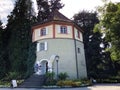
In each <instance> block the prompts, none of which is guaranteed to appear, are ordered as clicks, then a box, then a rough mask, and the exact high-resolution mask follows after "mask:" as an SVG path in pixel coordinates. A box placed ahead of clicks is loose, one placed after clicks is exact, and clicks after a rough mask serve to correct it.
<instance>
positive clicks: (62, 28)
mask: <svg viewBox="0 0 120 90" xmlns="http://www.w3.org/2000/svg"><path fill="white" fill-rule="evenodd" d="M60 33H61V34H67V33H68V30H67V26H60Z"/></svg>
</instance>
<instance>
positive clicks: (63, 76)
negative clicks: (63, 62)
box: [58, 72, 69, 80]
mask: <svg viewBox="0 0 120 90" xmlns="http://www.w3.org/2000/svg"><path fill="white" fill-rule="evenodd" d="M67 77H69V76H68V74H67V73H66V72H65V73H60V74H59V75H58V78H59V80H66V79H67Z"/></svg>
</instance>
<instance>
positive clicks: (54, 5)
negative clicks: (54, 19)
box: [37, 0, 64, 22]
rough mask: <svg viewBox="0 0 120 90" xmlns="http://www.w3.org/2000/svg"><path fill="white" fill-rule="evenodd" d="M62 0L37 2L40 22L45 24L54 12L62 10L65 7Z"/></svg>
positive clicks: (40, 0)
mask: <svg viewBox="0 0 120 90" xmlns="http://www.w3.org/2000/svg"><path fill="white" fill-rule="evenodd" d="M60 1H61V0H49V1H47V0H37V5H38V16H37V20H38V22H44V21H46V20H48V19H50V18H49V15H50V13H51V12H53V11H54V10H56V9H57V10H59V9H61V8H62V7H63V6H64V5H63V4H62V3H61V2H60Z"/></svg>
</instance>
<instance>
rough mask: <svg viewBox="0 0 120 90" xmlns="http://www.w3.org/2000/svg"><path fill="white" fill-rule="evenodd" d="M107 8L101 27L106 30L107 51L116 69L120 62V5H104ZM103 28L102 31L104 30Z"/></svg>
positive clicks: (103, 9) (103, 14)
mask: <svg viewBox="0 0 120 90" xmlns="http://www.w3.org/2000/svg"><path fill="white" fill-rule="evenodd" d="M104 6H105V7H106V8H102V11H104V13H102V15H101V17H102V18H101V22H100V23H102V24H101V27H103V28H104V34H105V41H106V42H109V44H108V45H107V47H106V49H107V51H108V52H110V56H111V59H112V61H113V62H114V63H115V64H114V66H115V69H116V70H117V71H119V70H120V68H118V64H119V61H120V30H119V28H120V22H119V21H120V16H119V15H120V3H112V2H110V3H107V4H105V5H104ZM100 13H101V12H100ZM103 28H101V30H103Z"/></svg>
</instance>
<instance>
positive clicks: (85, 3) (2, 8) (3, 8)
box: [0, 0, 120, 22]
mask: <svg viewBox="0 0 120 90" xmlns="http://www.w3.org/2000/svg"><path fill="white" fill-rule="evenodd" d="M14 1H15V0H0V18H1V19H2V21H3V22H6V20H7V18H6V17H7V15H8V14H10V12H11V11H12V9H13V8H14V6H13V5H14ZM32 1H35V0H32ZM109 1H110V0H109ZM111 1H112V2H120V0H111ZM61 2H62V3H63V4H65V6H64V7H63V9H61V10H60V12H61V13H63V14H64V15H65V16H67V17H68V18H72V16H73V15H74V14H75V13H78V12H79V11H82V10H90V11H92V10H95V7H97V6H99V5H102V4H103V3H102V0H61Z"/></svg>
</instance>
